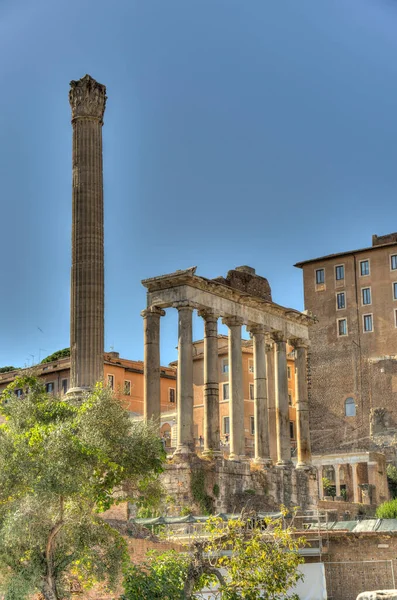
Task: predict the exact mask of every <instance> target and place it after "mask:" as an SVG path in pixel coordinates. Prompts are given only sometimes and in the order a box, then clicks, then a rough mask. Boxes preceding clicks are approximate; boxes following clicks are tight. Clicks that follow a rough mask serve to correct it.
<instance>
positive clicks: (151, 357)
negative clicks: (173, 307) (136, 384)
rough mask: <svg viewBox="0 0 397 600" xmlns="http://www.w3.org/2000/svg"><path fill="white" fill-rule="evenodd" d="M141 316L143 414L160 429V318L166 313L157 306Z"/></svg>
mask: <svg viewBox="0 0 397 600" xmlns="http://www.w3.org/2000/svg"><path fill="white" fill-rule="evenodd" d="M141 315H142V317H143V336H144V358H143V373H144V392H143V414H144V418H145V421H146V422H147V421H149V420H154V421H156V423H158V426H159V428H160V416H161V388H160V317H162V316H164V315H165V311H164V310H162V309H161V308H158V307H157V306H151V307H150V308H147V309H146V310H143V311H142V312H141Z"/></svg>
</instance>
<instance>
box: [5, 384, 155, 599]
mask: <svg viewBox="0 0 397 600" xmlns="http://www.w3.org/2000/svg"><path fill="white" fill-rule="evenodd" d="M17 388H21V389H23V390H24V398H23V400H21V399H19V398H17V397H16V396H15V393H14V390H15V389H17ZM0 398H1V402H0V411H1V413H2V415H3V417H5V419H6V421H5V423H4V424H3V425H1V426H0V582H1V583H0V586H1V585H2V588H3V592H4V593H5V598H6V600H17V599H18V600H22V599H23V598H25V597H26V596H27V595H28V594H30V593H33V592H36V591H40V592H41V593H42V594H43V595H44V597H45V598H46V599H47V600H57V599H58V598H63V597H65V594H66V595H67V593H68V585H67V584H68V581H69V577H70V575H71V574H72V575H74V576H76V577H78V578H79V579H80V580H81V581H82V582H84V584H86V585H90V584H92V583H93V582H94V581H105V582H107V583H108V584H109V586H110V587H111V586H113V585H114V584H115V583H116V581H117V579H118V577H119V574H120V569H121V565H122V562H123V560H124V559H125V557H126V546H125V542H124V540H123V538H122V537H121V536H120V534H119V533H118V532H117V531H116V530H114V529H112V528H111V527H110V526H109V525H108V524H106V523H105V522H104V521H103V520H102V519H101V518H100V517H99V515H98V512H100V511H103V510H106V509H107V508H109V507H110V506H111V505H112V504H113V503H114V502H115V495H114V491H115V489H120V486H121V485H122V484H123V482H124V481H129V486H128V498H129V499H131V500H132V499H133V500H134V501H137V500H138V501H139V500H140V499H141V498H142V497H144V496H145V494H146V493H147V491H148V489H150V488H151V486H153V482H154V481H156V479H157V475H158V473H159V472H161V470H162V463H163V460H164V451H163V447H162V444H161V441H160V439H159V438H158V436H157V435H156V433H155V431H154V429H153V428H151V427H150V426H145V425H144V424H143V423H133V424H131V421H130V419H129V417H128V413H127V412H126V411H124V410H123V408H122V407H121V406H120V404H119V402H118V401H117V399H115V397H114V396H113V395H112V393H111V392H110V391H109V390H108V389H102V387H100V386H97V387H96V389H95V390H94V391H93V392H92V393H90V394H87V395H86V396H85V397H84V398H83V400H80V401H79V402H76V403H72V402H70V401H69V402H65V401H64V400H62V399H59V398H56V397H53V396H52V395H48V394H46V392H45V388H44V387H43V386H42V385H41V384H40V383H39V382H38V381H37V379H35V378H34V377H24V378H22V377H20V378H17V379H16V380H15V381H14V382H13V383H12V384H10V385H9V386H8V387H7V388H6V390H5V391H4V392H3V394H2V395H1V397H0ZM0 590H1V587H0Z"/></svg>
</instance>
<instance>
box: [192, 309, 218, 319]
mask: <svg viewBox="0 0 397 600" xmlns="http://www.w3.org/2000/svg"><path fill="white" fill-rule="evenodd" d="M197 314H198V316H199V317H202V318H203V319H204V321H207V322H211V321H212V322H216V321H218V319H219V315H218V314H216V313H215V312H214V311H213V310H211V309H210V308H202V309H201V310H199V311H198V313H197Z"/></svg>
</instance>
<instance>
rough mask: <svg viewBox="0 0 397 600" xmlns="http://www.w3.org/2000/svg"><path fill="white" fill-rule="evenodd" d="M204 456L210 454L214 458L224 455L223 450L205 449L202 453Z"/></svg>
mask: <svg viewBox="0 0 397 600" xmlns="http://www.w3.org/2000/svg"><path fill="white" fill-rule="evenodd" d="M201 454H202V455H203V456H209V457H213V458H222V456H223V452H221V451H220V450H211V449H208V450H203V452H202V453H201Z"/></svg>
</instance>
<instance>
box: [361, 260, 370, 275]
mask: <svg viewBox="0 0 397 600" xmlns="http://www.w3.org/2000/svg"><path fill="white" fill-rule="evenodd" d="M365 262H367V263H368V273H365V274H364V275H363V273H362V268H361V265H362V264H363V263H365ZM359 263H360V277H369V276H370V275H371V262H370V259H369V258H363V259H362V260H360V261H359Z"/></svg>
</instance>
